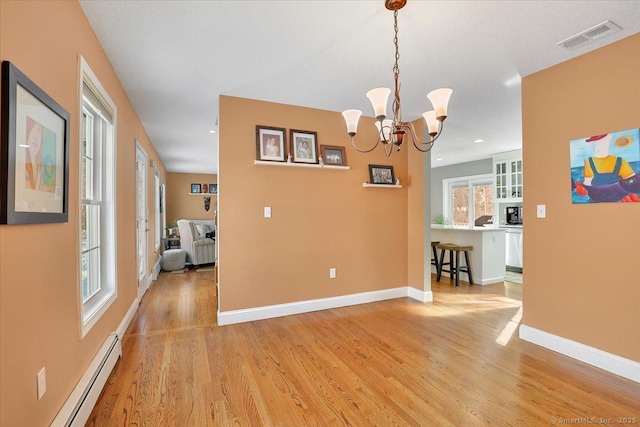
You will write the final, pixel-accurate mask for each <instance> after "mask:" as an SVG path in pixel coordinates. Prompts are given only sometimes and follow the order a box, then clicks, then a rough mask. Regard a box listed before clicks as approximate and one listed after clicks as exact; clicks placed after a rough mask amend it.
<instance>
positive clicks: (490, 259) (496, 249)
mask: <svg viewBox="0 0 640 427" xmlns="http://www.w3.org/2000/svg"><path fill="white" fill-rule="evenodd" d="M505 233H506V229H505V228H499V227H496V226H491V227H463V226H452V225H436V224H432V225H431V241H439V242H441V243H455V244H457V245H463V246H473V250H472V251H470V252H469V257H470V258H471V260H470V262H471V274H472V275H473V281H474V284H478V285H488V284H490V283H499V282H503V281H504V274H505ZM461 255H462V254H461ZM438 257H440V251H438ZM461 258H464V257H461ZM447 261H448V257H446V258H445V262H447ZM431 272H432V273H434V274H435V273H436V268H435V266H431ZM446 275H448V273H443V279H441V280H448V276H446ZM460 278H461V279H462V280H467V276H466V274H464V273H463V274H462V275H461V276H460Z"/></svg>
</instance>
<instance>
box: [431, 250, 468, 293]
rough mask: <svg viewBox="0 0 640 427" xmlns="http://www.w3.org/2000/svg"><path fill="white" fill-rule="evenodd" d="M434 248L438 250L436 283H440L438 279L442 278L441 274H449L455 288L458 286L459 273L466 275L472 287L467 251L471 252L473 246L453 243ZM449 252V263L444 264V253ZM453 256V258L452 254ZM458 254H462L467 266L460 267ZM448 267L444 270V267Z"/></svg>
mask: <svg viewBox="0 0 640 427" xmlns="http://www.w3.org/2000/svg"><path fill="white" fill-rule="evenodd" d="M436 248H438V249H440V250H441V252H440V262H439V263H438V264H439V266H438V267H437V270H438V274H437V276H436V281H437V282H439V281H440V277H441V276H442V272H443V271H444V272H447V273H449V277H450V278H452V279H453V278H454V277H455V279H456V286H460V273H467V276H468V277H469V284H470V285H473V277H471V267H470V264H469V251H472V250H473V246H460V245H456V244H455V243H440V244H438V245H436ZM447 251H449V262H444V255H445V252H447ZM454 252H455V253H456V254H455V258H454V256H453V253H454ZM460 252H464V260H465V262H466V264H467V265H464V266H460ZM445 265H448V266H449V269H448V270H445V269H444V266H445Z"/></svg>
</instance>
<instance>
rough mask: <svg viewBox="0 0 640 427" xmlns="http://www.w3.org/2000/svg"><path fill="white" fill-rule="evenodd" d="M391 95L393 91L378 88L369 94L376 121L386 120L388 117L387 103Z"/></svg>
mask: <svg viewBox="0 0 640 427" xmlns="http://www.w3.org/2000/svg"><path fill="white" fill-rule="evenodd" d="M390 94H391V89H389V88H386V87H378V88H375V89H371V90H370V91H369V92H367V98H369V101H371V106H372V107H373V111H374V113H375V116H376V119H378V120H380V119H384V118H385V117H386V116H387V101H388V100H389V95H390Z"/></svg>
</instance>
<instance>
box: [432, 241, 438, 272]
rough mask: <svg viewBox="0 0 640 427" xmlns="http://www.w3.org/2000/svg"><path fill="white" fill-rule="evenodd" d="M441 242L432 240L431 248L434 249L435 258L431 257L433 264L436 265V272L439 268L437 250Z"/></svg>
mask: <svg viewBox="0 0 640 427" xmlns="http://www.w3.org/2000/svg"><path fill="white" fill-rule="evenodd" d="M439 244H440V242H431V250H432V251H433V258H431V265H435V266H436V272H437V271H438V270H439V267H438V251H437V250H436V246H438V245H439Z"/></svg>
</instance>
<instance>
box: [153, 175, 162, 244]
mask: <svg viewBox="0 0 640 427" xmlns="http://www.w3.org/2000/svg"><path fill="white" fill-rule="evenodd" d="M153 184H154V187H155V189H154V195H155V197H154V202H155V203H154V214H155V215H154V218H153V221H154V223H155V229H156V232H155V248H156V251H158V250H159V249H160V245H161V243H162V229H161V227H162V221H161V220H160V185H161V184H160V169H158V167H157V166H154V167H153Z"/></svg>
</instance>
